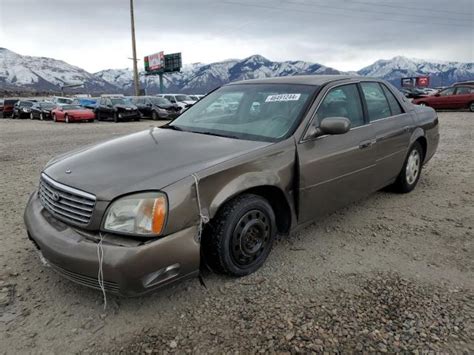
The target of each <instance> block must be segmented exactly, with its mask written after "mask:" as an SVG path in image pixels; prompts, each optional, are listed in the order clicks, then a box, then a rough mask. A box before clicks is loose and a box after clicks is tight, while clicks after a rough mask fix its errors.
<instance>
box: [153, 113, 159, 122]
mask: <svg viewBox="0 0 474 355" xmlns="http://www.w3.org/2000/svg"><path fill="white" fill-rule="evenodd" d="M151 118H152V119H153V121H157V120H159V119H160V117H159V116H158V114H157V113H156V111H153V112H152V113H151Z"/></svg>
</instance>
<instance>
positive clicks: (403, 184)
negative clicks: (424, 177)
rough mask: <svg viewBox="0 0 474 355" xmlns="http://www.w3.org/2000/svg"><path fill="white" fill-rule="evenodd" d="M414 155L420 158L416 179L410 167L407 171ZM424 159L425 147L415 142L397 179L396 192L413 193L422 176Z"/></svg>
mask: <svg viewBox="0 0 474 355" xmlns="http://www.w3.org/2000/svg"><path fill="white" fill-rule="evenodd" d="M412 154H415V155H417V156H418V161H417V172H416V177H413V174H412V172H413V170H412V169H411V168H410V167H409V168H408V169H407V166H408V165H409V164H411V163H412V162H413V160H412V159H414V158H413V156H412ZM423 158H424V151H423V147H422V146H421V144H420V143H419V142H415V143H414V144H413V145H412V146H411V148H410V150H409V151H408V154H407V157H406V159H405V163H404V164H403V168H402V171H401V172H400V174H399V175H398V177H397V180H396V181H395V183H394V184H393V189H394V190H395V191H396V192H399V193H408V192H410V191H412V190H413V189H414V188H415V187H416V185H417V183H418V180H419V179H420V176H421V170H422V168H423Z"/></svg>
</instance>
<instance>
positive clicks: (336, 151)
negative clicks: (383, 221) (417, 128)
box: [297, 84, 376, 223]
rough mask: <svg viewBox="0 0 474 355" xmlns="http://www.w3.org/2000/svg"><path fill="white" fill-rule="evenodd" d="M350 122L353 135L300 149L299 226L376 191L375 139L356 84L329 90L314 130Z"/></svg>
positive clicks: (327, 138)
mask: <svg viewBox="0 0 474 355" xmlns="http://www.w3.org/2000/svg"><path fill="white" fill-rule="evenodd" d="M327 117H346V118H348V119H349V120H350V121H351V130H350V131H349V132H347V133H345V134H342V135H324V136H320V137H317V138H315V139H310V140H306V141H305V140H303V142H301V143H299V144H298V147H297V150H298V160H299V176H300V180H299V203H298V207H299V208H298V214H299V222H300V223H304V222H307V221H310V220H312V219H314V218H316V217H319V216H321V215H324V214H327V213H330V212H332V211H334V210H336V209H337V208H339V207H342V206H344V205H347V204H348V203H350V202H352V201H356V200H358V199H360V198H361V197H363V196H366V195H367V194H369V193H370V192H372V191H374V189H375V186H376V182H375V180H374V172H375V150H374V142H375V134H374V132H373V130H372V129H371V127H370V126H369V125H368V124H367V123H368V122H367V120H366V118H365V115H364V110H363V106H362V100H361V96H360V93H359V89H358V86H357V84H346V85H340V86H336V87H334V88H332V89H330V90H329V91H328V92H327V94H326V96H325V98H324V99H323V100H322V102H321V104H320V106H319V108H318V110H317V111H316V115H315V117H314V119H313V122H312V124H314V125H316V126H318V125H319V123H320V122H321V120H323V119H324V118H327Z"/></svg>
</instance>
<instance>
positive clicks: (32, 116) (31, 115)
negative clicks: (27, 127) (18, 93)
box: [30, 112, 35, 120]
mask: <svg viewBox="0 0 474 355" xmlns="http://www.w3.org/2000/svg"><path fill="white" fill-rule="evenodd" d="M34 119H35V116H34V115H33V112H31V113H30V120H34Z"/></svg>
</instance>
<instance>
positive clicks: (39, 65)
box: [0, 48, 116, 92]
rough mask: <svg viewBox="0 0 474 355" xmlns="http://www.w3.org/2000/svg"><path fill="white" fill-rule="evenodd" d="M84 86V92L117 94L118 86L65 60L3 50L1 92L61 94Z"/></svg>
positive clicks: (0, 75)
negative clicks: (65, 89) (68, 87)
mask: <svg viewBox="0 0 474 355" xmlns="http://www.w3.org/2000/svg"><path fill="white" fill-rule="evenodd" d="M80 83H83V84H84V88H83V89H81V90H82V91H89V92H103V91H108V90H116V87H115V85H113V84H110V83H109V82H107V81H105V80H103V79H101V78H99V77H97V76H95V75H93V74H91V73H88V72H86V71H85V70H83V69H81V68H78V67H75V66H73V65H70V64H68V63H66V62H63V61H62V60H56V59H52V58H45V57H30V56H24V55H20V54H17V53H15V52H12V51H10V50H8V49H6V48H0V88H1V89H5V90H19V89H21V90H24V91H31V92H47V91H54V92H59V91H61V87H62V86H63V85H66V84H80Z"/></svg>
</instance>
